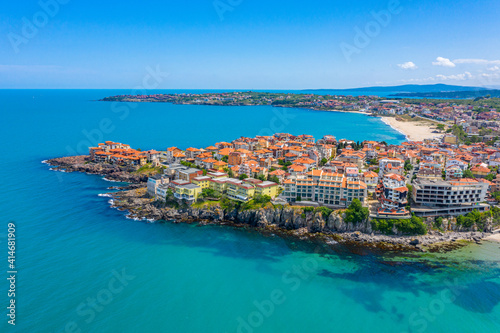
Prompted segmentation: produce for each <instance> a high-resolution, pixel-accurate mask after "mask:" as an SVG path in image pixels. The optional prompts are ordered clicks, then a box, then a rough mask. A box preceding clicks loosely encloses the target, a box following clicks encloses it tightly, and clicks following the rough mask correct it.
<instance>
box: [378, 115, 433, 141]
mask: <svg viewBox="0 0 500 333" xmlns="http://www.w3.org/2000/svg"><path fill="white" fill-rule="evenodd" d="M380 120H382V122H384V123H385V124H387V125H389V126H390V127H392V128H393V129H394V130H396V131H398V132H399V133H401V134H403V135H404V136H405V137H406V140H407V141H424V140H425V139H434V138H436V137H441V136H442V134H439V133H433V131H435V128H433V127H432V126H430V125H429V124H426V123H425V122H424V121H418V122H417V121H415V122H413V121H401V120H397V119H396V118H395V117H381V118H380Z"/></svg>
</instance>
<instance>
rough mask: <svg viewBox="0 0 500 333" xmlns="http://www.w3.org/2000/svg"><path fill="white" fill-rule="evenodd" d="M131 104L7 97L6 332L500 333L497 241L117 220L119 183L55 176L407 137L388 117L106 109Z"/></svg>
mask: <svg viewBox="0 0 500 333" xmlns="http://www.w3.org/2000/svg"><path fill="white" fill-rule="evenodd" d="M161 92H165V91H161ZM167 92H168V91H167ZM128 93H130V91H128V90H0V112H1V120H2V131H1V134H0V135H1V137H2V141H1V142H2V148H1V151H3V153H2V158H1V159H0V170H1V177H2V178H1V184H2V196H1V199H2V200H0V212H1V216H3V218H2V219H1V221H0V272H1V273H0V274H1V281H2V282H1V283H0V295H1V296H0V300H1V301H2V302H1V304H2V311H1V312H2V315H1V316H0V332H23V333H24V332H29V333H31V332H245V333H253V332H255V333H257V332H308V333H309V332H370V333H375V332H499V331H500V305H499V302H500V244H498V243H492V242H483V243H482V244H481V245H477V244H473V245H468V246H465V247H462V248H460V249H458V250H455V251H453V252H449V253H445V254H439V253H406V254H405V253H390V252H381V251H379V250H375V249H369V248H364V247H360V246H355V247H352V246H351V247H348V246H344V245H341V244H338V243H331V244H322V243H316V242H313V241H301V240H298V239H291V238H286V237H281V236H278V235H274V234H262V233H259V232H257V231H255V230H247V229H241V228H233V227H227V226H199V225H196V224H189V225H188V224H173V223H160V222H153V221H147V220H141V221H138V220H133V219H129V218H127V216H126V215H127V214H126V212H122V211H118V210H116V209H112V208H110V200H111V198H109V197H108V196H106V193H108V192H111V191H113V190H112V189H109V188H110V187H112V186H119V185H123V184H122V183H116V182H109V181H106V180H105V179H103V178H102V177H100V176H96V175H87V174H83V173H64V172H57V171H53V170H51V168H50V166H48V165H47V164H45V163H43V161H44V160H47V159H50V158H55V157H60V156H70V155H74V154H86V153H87V148H88V146H90V145H95V144H96V143H98V142H101V141H104V140H113V141H119V142H123V143H127V144H130V145H131V146H132V147H133V148H141V149H157V150H160V149H166V148H167V147H171V146H177V147H179V148H182V149H184V148H188V147H207V146H209V145H212V144H214V143H215V142H219V141H231V140H234V139H237V138H238V137H240V136H255V135H269V134H272V133H275V132H287V133H291V134H296V135H298V134H311V135H313V136H315V137H316V138H320V137H322V136H323V135H326V134H331V135H335V136H336V137H337V139H342V138H346V139H352V140H355V141H362V140H365V139H369V140H384V141H386V142H388V143H398V142H401V141H403V140H404V139H405V138H404V136H403V135H402V134H400V133H398V132H396V131H394V130H393V129H392V128H391V127H389V126H387V125H386V124H384V123H383V122H381V121H380V120H379V119H377V118H373V117H368V116H365V115H362V114H353V113H340V112H320V111H313V110H307V109H288V108H273V107H268V106H247V107H217V106H194V105H172V104H165V103H136V104H133V103H111V102H99V101H98V100H99V99H101V98H103V97H106V96H110V95H116V94H128ZM9 225H10V227H11V230H10V231H9ZM14 230H15V231H14ZM9 232H11V236H14V235H12V234H15V253H10V255H11V257H15V258H14V260H12V259H13V258H11V261H10V262H9V261H8V259H9V258H8V256H9V253H8V241H9V239H8V234H9ZM11 238H12V237H11ZM11 245H12V243H11ZM11 249H12V248H11ZM9 265H13V266H11V267H9ZM11 271H14V272H15V273H8V272H11ZM12 275H14V276H15V281H14V280H13V279H11V280H8V278H10V277H11V276H12ZM11 282H15V283H11ZM13 294H15V295H13ZM12 300H15V303H14V304H15V308H14V310H12V306H10V304H11V301H12ZM9 306H10V307H11V309H8V307H9ZM12 311H14V313H15V321H12V317H9V314H10V315H12ZM9 321H11V323H9ZM12 323H15V325H12Z"/></svg>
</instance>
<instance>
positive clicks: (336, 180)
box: [281, 170, 367, 208]
mask: <svg viewBox="0 0 500 333" xmlns="http://www.w3.org/2000/svg"><path fill="white" fill-rule="evenodd" d="M284 186H285V189H284V191H283V193H282V195H281V197H282V198H283V199H285V200H287V201H288V202H295V201H296V200H299V199H300V200H301V201H302V200H304V201H314V202H318V203H320V204H323V205H326V206H333V207H342V208H345V207H348V206H349V205H350V204H351V202H352V200H354V199H359V200H360V201H361V202H363V201H364V200H365V198H366V195H367V186H366V184H365V183H364V182H362V181H360V180H354V179H349V178H347V177H346V176H344V175H343V174H340V173H329V172H324V171H322V170H313V171H312V172H310V173H308V174H307V175H303V176H301V177H299V178H297V179H287V180H285V182H284Z"/></svg>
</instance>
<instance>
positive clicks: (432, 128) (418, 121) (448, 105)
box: [101, 91, 500, 142]
mask: <svg viewBox="0 0 500 333" xmlns="http://www.w3.org/2000/svg"><path fill="white" fill-rule="evenodd" d="M101 101H107V102H129V103H130V102H150V103H174V104H188V105H216V106H250V105H254V106H256V105H260V106H265V105H267V106H274V107H289V108H304V109H310V110H316V111H333V112H358V113H363V114H366V115H370V116H375V117H383V121H384V122H385V123H386V124H388V125H389V126H391V127H393V128H394V129H396V130H397V131H399V132H401V133H402V134H404V135H405V136H406V137H407V139H408V140H412V141H421V140H424V139H433V138H437V137H440V136H442V134H443V131H444V130H445V128H448V130H449V132H451V130H452V129H451V128H452V127H453V126H454V125H459V126H462V127H463V128H464V129H465V130H470V131H471V132H470V133H468V134H474V133H475V132H474V131H477V132H478V134H479V128H481V134H482V135H485V134H488V135H489V137H490V139H493V138H495V137H496V136H497V135H498V134H500V123H499V120H498V119H500V112H498V110H499V108H500V98H491V97H489V96H484V97H478V98H475V99H474V100H472V99H454V100H452V99H448V100H434V99H408V98H406V99H401V98H399V99H383V98H380V97H377V96H343V95H328V94H326V95H319V94H312V93H269V92H252V91H247V92H240V91H236V92H214V93H183V94H152V95H118V96H110V97H105V98H103V99H101ZM470 142H474V135H472V136H471V141H470Z"/></svg>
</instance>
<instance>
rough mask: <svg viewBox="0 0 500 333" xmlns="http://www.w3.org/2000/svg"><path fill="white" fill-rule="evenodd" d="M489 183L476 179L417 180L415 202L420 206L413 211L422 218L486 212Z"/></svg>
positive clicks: (414, 194)
mask: <svg viewBox="0 0 500 333" xmlns="http://www.w3.org/2000/svg"><path fill="white" fill-rule="evenodd" d="M487 190H488V183H485V182H479V181H477V180H475V179H469V178H462V179H458V180H450V181H443V180H416V181H415V183H414V185H413V200H414V201H415V203H416V204H417V205H418V207H414V208H413V209H412V210H413V212H415V214H416V215H420V216H437V215H463V214H467V213H469V212H471V211H473V210H478V211H484V210H487V208H488V206H487V205H485V204H482V202H484V200H485V197H486V192H487Z"/></svg>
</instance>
